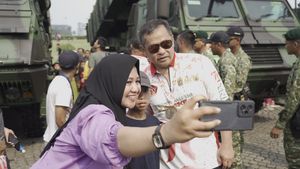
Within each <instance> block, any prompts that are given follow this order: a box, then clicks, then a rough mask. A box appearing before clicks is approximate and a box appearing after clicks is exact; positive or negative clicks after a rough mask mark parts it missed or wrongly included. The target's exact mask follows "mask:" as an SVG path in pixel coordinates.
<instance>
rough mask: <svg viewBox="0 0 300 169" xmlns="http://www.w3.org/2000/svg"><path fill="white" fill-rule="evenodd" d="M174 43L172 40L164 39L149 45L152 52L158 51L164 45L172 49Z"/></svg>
mask: <svg viewBox="0 0 300 169" xmlns="http://www.w3.org/2000/svg"><path fill="white" fill-rule="evenodd" d="M172 45H173V42H172V40H164V41H162V42H160V43H159V44H153V45H150V46H149V47H148V51H149V52H150V53H152V54H154V53H157V52H158V51H159V48H160V47H162V48H164V49H170V48H171V47H172Z"/></svg>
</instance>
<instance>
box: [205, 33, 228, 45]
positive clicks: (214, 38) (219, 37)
mask: <svg viewBox="0 0 300 169" xmlns="http://www.w3.org/2000/svg"><path fill="white" fill-rule="evenodd" d="M228 41H229V36H228V35H227V33H226V32H224V31H219V32H215V33H213V34H211V35H210V37H209V39H208V42H222V43H228Z"/></svg>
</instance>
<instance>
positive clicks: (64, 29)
mask: <svg viewBox="0 0 300 169" xmlns="http://www.w3.org/2000/svg"><path fill="white" fill-rule="evenodd" d="M51 29H52V36H55V35H57V34H60V35H61V36H72V27H71V26H69V25H52V26H51Z"/></svg>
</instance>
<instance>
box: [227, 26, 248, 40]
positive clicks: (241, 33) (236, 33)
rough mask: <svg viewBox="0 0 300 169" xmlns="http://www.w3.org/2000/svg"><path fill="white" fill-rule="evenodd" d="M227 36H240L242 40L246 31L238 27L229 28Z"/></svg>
mask: <svg viewBox="0 0 300 169" xmlns="http://www.w3.org/2000/svg"><path fill="white" fill-rule="evenodd" d="M227 34H228V35H229V36H240V37H242V38H243V37H244V31H243V30H242V29H241V28H240V27H238V26H231V27H229V28H228V30H227Z"/></svg>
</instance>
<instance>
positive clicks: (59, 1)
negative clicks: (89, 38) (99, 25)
mask: <svg viewBox="0 0 300 169" xmlns="http://www.w3.org/2000/svg"><path fill="white" fill-rule="evenodd" d="M95 2H96V0H51V8H50V17H51V24H54V25H56V24H59V25H71V26H72V30H73V31H74V30H75V31H77V23H78V22H82V23H87V21H88V19H89V17H90V14H91V12H92V11H93V6H94V4H95Z"/></svg>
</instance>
